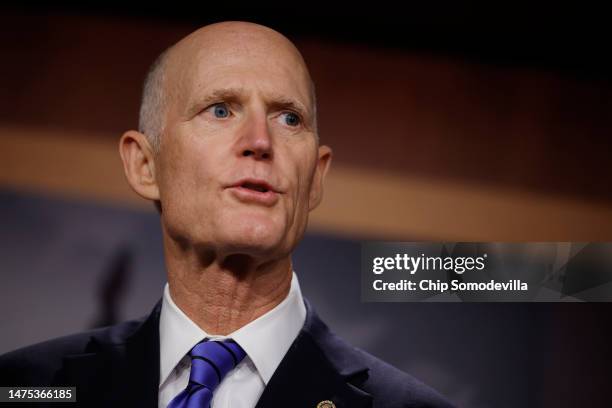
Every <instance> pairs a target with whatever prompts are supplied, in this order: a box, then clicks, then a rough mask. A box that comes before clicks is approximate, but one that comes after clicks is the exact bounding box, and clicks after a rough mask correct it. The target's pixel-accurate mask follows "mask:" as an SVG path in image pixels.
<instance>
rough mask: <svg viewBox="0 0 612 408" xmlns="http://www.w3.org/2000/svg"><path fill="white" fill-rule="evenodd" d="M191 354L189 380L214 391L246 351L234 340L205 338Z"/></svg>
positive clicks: (194, 347)
mask: <svg viewBox="0 0 612 408" xmlns="http://www.w3.org/2000/svg"><path fill="white" fill-rule="evenodd" d="M189 356H190V357H191V372H190V374H189V380H190V381H192V382H194V383H197V384H200V385H204V386H206V387H207V388H208V389H210V390H211V391H214V390H215V388H217V386H218V385H219V383H221V381H222V380H223V378H224V377H225V376H226V375H227V373H229V372H230V371H231V370H232V369H234V367H236V366H237V365H238V364H239V363H240V362H241V361H242V360H243V359H244V357H245V356H246V353H245V351H244V350H243V349H242V347H240V346H239V345H238V343H236V342H235V341H234V340H231V339H227V340H223V341H216V340H208V339H205V340H204V341H202V342H200V343H198V344H196V345H195V346H193V348H192V349H191V351H190V352H189Z"/></svg>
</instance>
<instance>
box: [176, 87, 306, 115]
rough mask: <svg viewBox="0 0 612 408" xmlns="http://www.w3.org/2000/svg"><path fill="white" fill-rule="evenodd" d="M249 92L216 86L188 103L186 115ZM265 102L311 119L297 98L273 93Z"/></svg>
mask: <svg viewBox="0 0 612 408" xmlns="http://www.w3.org/2000/svg"><path fill="white" fill-rule="evenodd" d="M248 94H249V92H248V91H247V90H246V89H244V88H218V89H214V90H212V91H210V92H208V93H207V94H206V95H205V96H204V97H203V98H199V99H197V100H196V101H192V102H191V103H190V104H189V109H188V115H189V117H193V116H195V115H196V114H198V113H199V112H200V111H201V110H202V109H204V108H205V107H207V106H209V105H212V104H214V103H217V102H240V101H244V100H245V99H247V98H248ZM266 104H267V106H268V107H270V108H272V109H279V110H281V109H282V110H291V111H295V112H297V113H298V114H299V115H300V116H302V118H303V119H304V120H309V121H310V120H311V114H310V110H309V109H308V108H306V106H304V105H303V104H302V103H301V102H300V101H299V100H297V99H294V98H290V97H287V96H284V95H279V94H273V95H268V96H267V97H266Z"/></svg>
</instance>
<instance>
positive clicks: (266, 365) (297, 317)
mask: <svg viewBox="0 0 612 408" xmlns="http://www.w3.org/2000/svg"><path fill="white" fill-rule="evenodd" d="M305 319H306V307H305V306H304V300H303V299H302V293H301V291H300V285H299V282H298V279H297V275H296V274H295V272H294V273H293V277H292V279H291V288H290V289H289V293H288V294H287V297H286V298H285V299H284V300H283V301H282V302H281V303H279V304H278V305H277V306H276V307H275V308H274V309H272V310H270V311H269V312H267V313H266V314H264V315H262V316H260V317H258V318H257V319H255V320H253V321H252V322H250V323H248V324H247V325H246V326H243V327H241V328H239V329H238V330H236V331H234V332H233V333H230V334H229V335H227V336H214V335H210V334H208V333H206V332H205V331H204V330H202V329H201V328H200V327H198V326H197V325H196V324H195V323H194V322H193V321H192V320H191V319H189V318H188V317H187V316H186V315H185V314H184V313H183V312H182V311H181V309H179V308H178V306H176V304H175V303H174V301H173V300H172V297H171V296H170V290H169V289H168V284H166V286H165V288H164V298H163V301H162V309H161V316H160V319H159V341H160V344H159V347H160V376H159V380H160V382H159V400H158V401H159V407H160V408H166V407H167V406H168V403H170V401H171V400H172V399H173V398H174V397H175V396H177V395H178V394H179V393H180V392H181V391H182V390H183V389H185V387H186V386H187V383H188V381H189V371H190V369H191V359H190V358H189V356H188V355H187V353H189V351H190V350H191V349H192V347H193V346H195V345H196V344H197V343H199V342H200V341H202V340H203V339H204V338H205V337H208V338H212V339H215V340H217V339H225V338H232V339H234V340H235V341H236V342H237V343H238V344H240V346H241V347H242V348H243V349H244V351H245V352H246V353H247V355H246V357H245V358H244V360H242V361H241V362H240V364H238V366H236V368H235V369H234V370H232V371H230V372H229V374H227V376H226V377H225V378H224V379H223V381H222V382H221V384H220V385H219V387H217V389H216V390H215V392H214V395H213V400H212V405H211V408H230V407H231V408H253V407H255V405H256V404H257V401H258V400H259V397H260V396H261V394H262V393H263V390H264V388H265V387H266V385H267V384H268V381H270V378H271V377H272V374H274V371H275V370H276V368H277V367H278V365H279V364H280V362H281V360H282V359H283V357H284V356H285V354H286V353H287V350H289V346H291V343H293V341H294V340H295V338H296V337H297V335H298V333H299V332H300V330H301V329H302V326H303V325H304V321H305Z"/></svg>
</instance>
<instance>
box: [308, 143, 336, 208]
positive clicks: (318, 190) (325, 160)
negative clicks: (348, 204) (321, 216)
mask: <svg viewBox="0 0 612 408" xmlns="http://www.w3.org/2000/svg"><path fill="white" fill-rule="evenodd" d="M331 159H332V149H331V148H330V147H329V146H319V158H318V160H317V167H316V168H315V174H314V177H313V179H312V186H311V187H310V197H309V203H308V210H309V211H312V210H314V209H315V208H317V207H318V206H319V204H320V203H321V200H322V199H323V182H324V181H325V176H326V175H327V171H328V170H329V166H330V164H331Z"/></svg>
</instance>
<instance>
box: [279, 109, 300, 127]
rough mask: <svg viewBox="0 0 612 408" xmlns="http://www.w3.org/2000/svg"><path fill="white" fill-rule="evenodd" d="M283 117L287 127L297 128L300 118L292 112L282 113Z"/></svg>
mask: <svg viewBox="0 0 612 408" xmlns="http://www.w3.org/2000/svg"><path fill="white" fill-rule="evenodd" d="M283 115H284V116H285V124H286V125H288V126H298V125H299V124H300V117H299V116H298V115H296V114H295V113H293V112H285V113H283Z"/></svg>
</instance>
